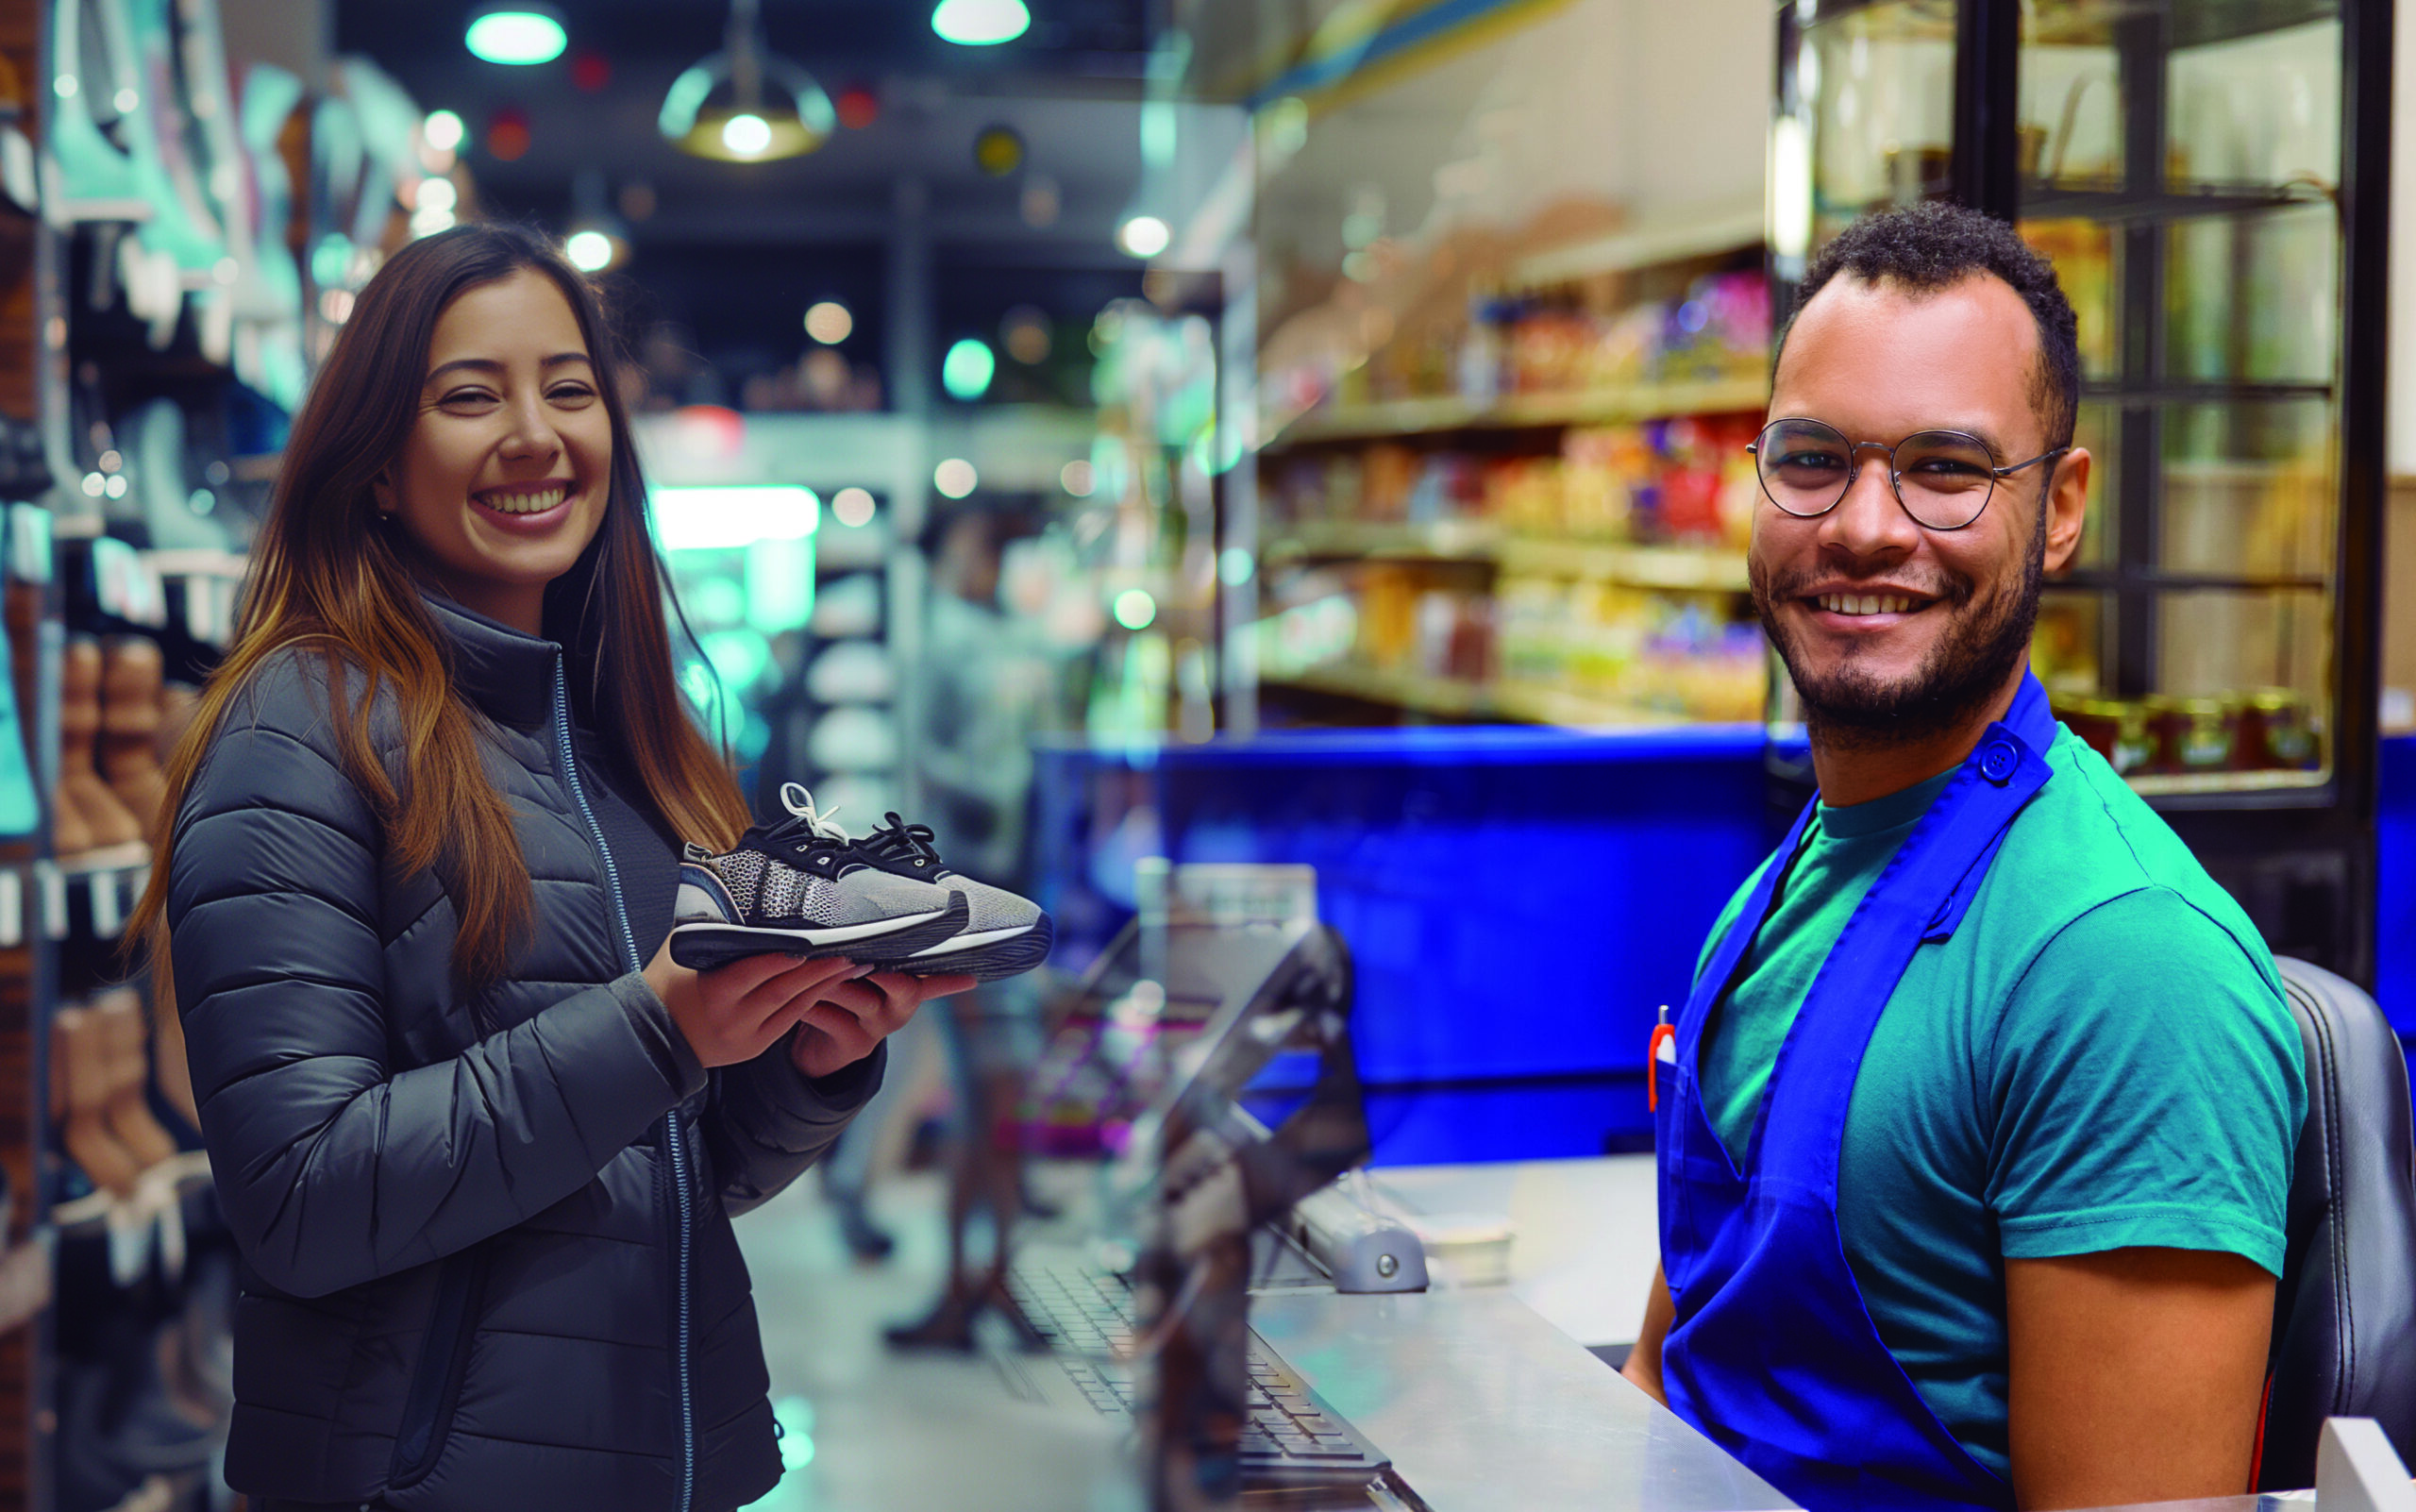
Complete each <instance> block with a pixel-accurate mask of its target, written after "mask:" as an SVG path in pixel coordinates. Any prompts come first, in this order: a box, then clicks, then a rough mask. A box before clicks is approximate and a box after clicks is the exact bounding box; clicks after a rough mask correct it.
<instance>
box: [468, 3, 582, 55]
mask: <svg viewBox="0 0 2416 1512" xmlns="http://www.w3.org/2000/svg"><path fill="white" fill-rule="evenodd" d="M461 41H462V42H463V43H464V44H466V45H467V46H468V47H469V49H470V51H471V53H472V54H473V55H474V56H476V57H478V58H480V59H484V60H485V61H487V62H490V63H518V64H529V63H550V62H552V61H553V60H554V59H557V58H560V57H561V56H562V49H563V48H564V47H566V46H568V45H569V44H570V34H569V33H568V32H566V31H564V30H563V29H562V16H561V14H560V13H559V12H557V11H555V10H554V9H553V8H550V7H547V6H529V5H519V6H511V7H500V6H499V7H497V8H495V9H492V10H489V11H487V12H485V13H484V14H482V15H480V16H478V18H477V19H476V20H474V21H472V22H471V23H470V29H469V30H468V31H467V32H465V33H463V34H462V37H461Z"/></svg>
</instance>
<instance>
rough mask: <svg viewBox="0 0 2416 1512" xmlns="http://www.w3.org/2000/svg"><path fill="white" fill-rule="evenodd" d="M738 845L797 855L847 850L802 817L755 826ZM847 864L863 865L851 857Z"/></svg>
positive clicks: (839, 841) (848, 858)
mask: <svg viewBox="0 0 2416 1512" xmlns="http://www.w3.org/2000/svg"><path fill="white" fill-rule="evenodd" d="M740 844H741V845H752V846H754V847H755V848H757V849H759V850H763V849H780V850H791V851H796V852H797V853H798V854H803V853H805V852H807V851H813V850H841V851H845V850H847V849H849V847H848V846H847V842H845V841H842V840H833V839H832V838H831V836H829V835H827V834H825V833H823V832H821V831H819V830H817V829H815V828H814V826H812V825H810V824H808V823H806V822H805V820H804V819H803V818H802V817H798V818H790V819H782V820H781V821H780V823H778V824H759V825H756V826H755V827H754V828H752V829H750V830H748V831H747V834H746V837H745V838H744V839H743V840H741V841H740ZM847 865H863V863H861V862H858V861H857V860H856V859H855V857H854V856H853V855H849V856H847ZM841 869H842V870H845V869H847V867H846V866H842V867H841Z"/></svg>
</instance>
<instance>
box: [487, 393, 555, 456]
mask: <svg viewBox="0 0 2416 1512" xmlns="http://www.w3.org/2000/svg"><path fill="white" fill-rule="evenodd" d="M508 413H509V414H510V415H511V417H512V426H511V428H510V430H509V431H508V432H506V434H505V436H504V438H503V445H502V446H501V448H500V450H501V452H502V454H503V455H504V456H506V457H509V458H512V459H514V460H517V459H520V458H526V457H545V458H548V459H550V458H551V457H553V456H554V455H555V454H557V453H559V452H560V451H561V450H562V436H561V434H560V433H559V432H557V431H556V430H555V429H554V423H553V420H552V418H551V417H550V416H549V415H547V414H546V413H545V401H544V400H543V398H541V397H539V396H538V395H529V396H528V397H527V398H525V399H522V400H519V401H517V402H515V403H513V404H512V405H511V406H510V408H509V410H508Z"/></svg>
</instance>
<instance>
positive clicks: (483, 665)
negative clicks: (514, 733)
mask: <svg viewBox="0 0 2416 1512" xmlns="http://www.w3.org/2000/svg"><path fill="white" fill-rule="evenodd" d="M420 599H421V601H422V602H423V603H425V604H427V605H428V615H429V617H430V618H432V619H434V620H435V621H436V628H437V629H438V630H440V631H442V632H443V633H444V635H445V639H446V641H447V642H448V643H449V646H448V647H447V648H448V649H449V650H450V651H451V653H452V664H453V685H454V686H455V687H457V688H459V689H460V690H461V696H462V697H465V698H467V699H469V700H470V702H471V704H472V705H473V706H474V707H476V708H477V709H478V710H479V711H480V712H481V713H483V714H486V715H487V716H488V717H489V718H491V719H493V720H495V723H497V724H500V725H504V726H507V727H509V728H511V729H513V730H537V729H540V728H542V727H543V726H545V724H546V723H547V722H548V721H549V720H551V719H552V718H553V712H554V664H555V659H556V658H557V657H559V656H561V654H562V647H561V646H560V645H559V644H558V643H556V642H553V641H548V640H543V639H540V638H539V637H537V636H534V635H528V634H524V633H522V632H521V631H519V630H513V629H512V627H511V626H509V625H504V624H500V623H498V622H496V621H495V620H492V619H489V618H487V617H486V616H485V615H484V614H481V613H478V612H477V611H475V610H470V609H464V608H462V607H461V605H460V604H457V603H455V602H453V600H451V599H449V598H446V597H444V596H441V595H438V594H433V593H429V592H428V591H427V590H426V589H422V590H421V592H420Z"/></svg>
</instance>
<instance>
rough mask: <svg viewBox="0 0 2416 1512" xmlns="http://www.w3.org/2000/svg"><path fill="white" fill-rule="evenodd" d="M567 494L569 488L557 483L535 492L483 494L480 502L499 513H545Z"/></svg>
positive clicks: (479, 498) (479, 497)
mask: <svg viewBox="0 0 2416 1512" xmlns="http://www.w3.org/2000/svg"><path fill="white" fill-rule="evenodd" d="M567 494H568V490H566V489H564V488H563V487H562V485H561V484H559V483H557V484H555V485H554V486H553V487H551V488H548V489H543V490H540V491H539V492H537V493H534V494H481V495H479V496H478V502H479V503H481V504H483V505H485V506H486V507H487V508H489V509H491V510H493V511H495V512H496V513H498V514H543V513H545V512H546V511H547V510H549V509H552V508H553V507H554V506H555V505H557V504H559V503H561V502H562V499H563V498H564V497H565V496H567Z"/></svg>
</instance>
